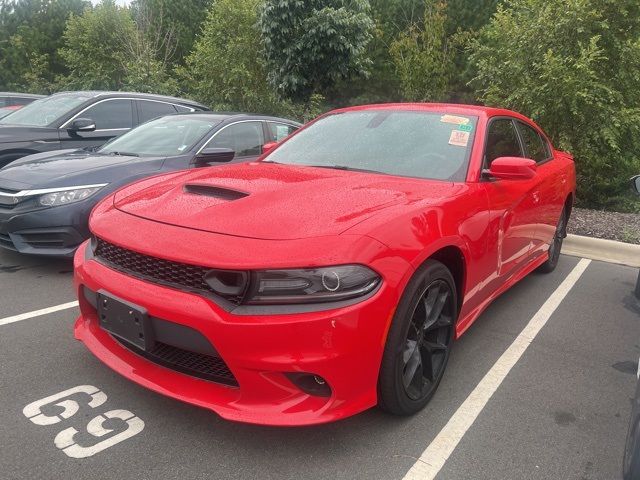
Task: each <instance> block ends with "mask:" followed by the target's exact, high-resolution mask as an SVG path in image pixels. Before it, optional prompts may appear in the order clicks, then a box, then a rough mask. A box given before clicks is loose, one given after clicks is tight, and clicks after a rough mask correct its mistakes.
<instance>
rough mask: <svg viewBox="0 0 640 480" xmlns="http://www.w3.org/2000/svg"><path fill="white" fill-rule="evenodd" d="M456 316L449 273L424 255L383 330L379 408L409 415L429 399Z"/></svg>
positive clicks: (441, 370) (442, 366) (440, 372)
mask: <svg viewBox="0 0 640 480" xmlns="http://www.w3.org/2000/svg"><path fill="white" fill-rule="evenodd" d="M456 318H457V296H456V290H455V284H454V281H453V277H452V276H451V273H450V272H449V270H448V269H447V268H446V267H445V266H444V265H443V264H442V263H440V262H437V261H434V260H429V261H427V262H426V263H425V265H424V266H423V267H422V268H421V269H420V270H419V271H418V272H417V273H416V275H415V276H414V279H412V281H411V282H410V283H409V285H408V286H407V288H406V291H405V293H404V295H403V297H402V299H401V301H400V304H399V305H398V308H397V310H396V314H395V315H394V319H393V323H392V325H391V329H390V331H389V335H388V338H387V344H386V346H385V352H384V357H383V361H382V366H381V368H380V376H379V381H378V402H379V406H380V407H381V408H382V409H383V410H386V411H388V412H390V413H394V414H397V415H410V414H413V413H415V412H417V411H419V410H421V409H422V408H423V407H424V406H425V405H426V404H427V403H428V402H429V400H430V399H431V397H432V396H433V395H434V393H435V391H436V389H437V388H438V384H439V383H440V380H441V379H442V376H443V375H444V370H445V367H446V365H447V361H448V359H449V354H450V351H451V345H452V342H453V336H454V331H455V321H456Z"/></svg>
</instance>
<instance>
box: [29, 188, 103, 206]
mask: <svg viewBox="0 0 640 480" xmlns="http://www.w3.org/2000/svg"><path fill="white" fill-rule="evenodd" d="M102 187H104V185H91V186H86V187H74V188H71V189H69V190H60V191H58V192H49V193H45V194H43V195H40V196H39V197H38V200H37V201H38V203H39V204H40V205H42V206H43V207H55V206H57V205H66V204H68V203H73V202H79V201H80V200H84V199H85V198H88V197H90V196H91V195H93V194H94V193H96V192H97V191H98V190H100V189H101V188H102Z"/></svg>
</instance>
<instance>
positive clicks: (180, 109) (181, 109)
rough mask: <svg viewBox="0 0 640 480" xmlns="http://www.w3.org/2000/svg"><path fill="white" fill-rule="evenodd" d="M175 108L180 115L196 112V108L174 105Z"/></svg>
mask: <svg viewBox="0 0 640 480" xmlns="http://www.w3.org/2000/svg"><path fill="white" fill-rule="evenodd" d="M174 107H175V108H176V110H177V111H178V113H188V112H195V110H196V109H195V108H191V107H185V106H183V105H174Z"/></svg>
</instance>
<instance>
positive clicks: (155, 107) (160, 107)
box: [138, 100, 176, 123]
mask: <svg viewBox="0 0 640 480" xmlns="http://www.w3.org/2000/svg"><path fill="white" fill-rule="evenodd" d="M174 113H176V109H175V108H174V106H173V105H171V104H170V103H162V102H152V101H148V100H138V117H139V119H140V123H144V122H146V121H147V120H151V119H153V118H158V117H163V116H164V115H171V114H174Z"/></svg>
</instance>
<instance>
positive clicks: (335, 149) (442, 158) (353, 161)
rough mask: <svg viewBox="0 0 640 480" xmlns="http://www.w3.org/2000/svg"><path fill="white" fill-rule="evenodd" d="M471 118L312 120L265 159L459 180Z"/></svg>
mask: <svg viewBox="0 0 640 480" xmlns="http://www.w3.org/2000/svg"><path fill="white" fill-rule="evenodd" d="M476 122H477V117H475V116H458V115H448V114H444V113H436V112H424V111H410V110H361V111H352V112H344V113H337V114H333V115H329V116H327V117H324V118H322V119H320V120H318V121H317V122H316V123H314V124H312V125H310V126H309V127H308V128H306V129H304V130H302V131H301V132H300V133H298V134H297V135H294V136H293V137H292V138H291V139H290V140H288V141H286V142H285V143H283V144H282V146H280V147H279V148H278V149H277V150H275V151H274V152H273V153H272V154H270V155H269V156H268V157H267V158H266V161H268V162H278V163H285V164H291V165H310V166H319V167H327V168H341V167H342V168H344V169H353V170H372V171H375V172H380V173H386V174H390V175H401V176H408V177H418V178H429V179H435V180H451V181H464V180H465V178H466V174H467V166H468V163H469V156H470V152H471V146H472V144H473V138H474V131H475V126H476Z"/></svg>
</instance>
